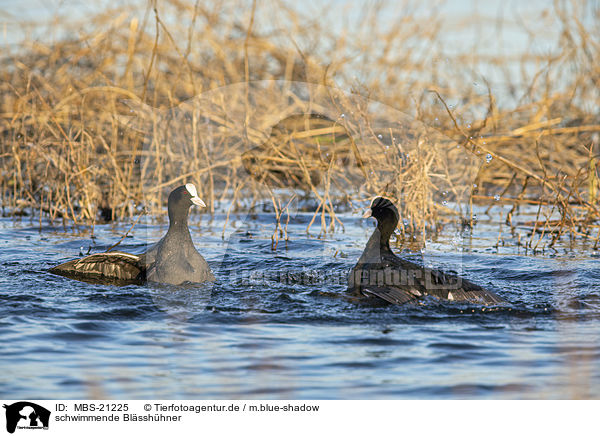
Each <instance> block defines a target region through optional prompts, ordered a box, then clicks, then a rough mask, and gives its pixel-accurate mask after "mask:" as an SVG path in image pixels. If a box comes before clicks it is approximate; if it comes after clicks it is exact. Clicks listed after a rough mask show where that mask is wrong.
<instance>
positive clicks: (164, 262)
mask: <svg viewBox="0 0 600 436" xmlns="http://www.w3.org/2000/svg"><path fill="white" fill-rule="evenodd" d="M193 204H195V205H197V206H200V207H206V205H205V204H204V202H203V201H202V200H201V199H200V198H199V197H198V194H197V191H196V187H195V186H194V185H193V184H191V183H188V184H187V185H183V186H180V187H178V188H177V189H175V190H173V191H172V192H171V194H169V206H168V207H169V230H168V231H167V234H166V235H165V236H164V237H163V238H162V239H161V240H160V241H158V242H157V243H156V244H155V245H154V246H153V247H152V248H150V249H149V250H148V251H147V252H145V253H143V254H139V255H138V254H129V253H123V252H118V251H111V252H106V253H98V254H92V255H91V256H86V257H84V258H81V259H75V260H71V261H69V262H65V263H63V264H61V265H58V266H55V267H54V268H51V269H50V270H49V271H50V272H51V273H54V274H59V275H62V276H66V277H69V278H73V279H78V280H83V281H87V282H90V281H91V282H94V281H98V282H107V281H113V282H119V283H128V282H129V283H143V282H145V281H146V280H148V281H152V282H159V283H169V284H174V285H178V284H181V283H183V282H194V283H202V282H206V281H213V280H214V276H213V274H212V272H211V271H210V267H209V266H208V264H207V263H206V260H204V258H203V257H202V256H201V255H200V253H198V251H197V250H196V248H195V247H194V243H193V242H192V237H191V236H190V230H189V228H188V224H187V221H188V212H189V209H190V206H192V205H193Z"/></svg>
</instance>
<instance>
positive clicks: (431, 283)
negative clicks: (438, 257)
mask: <svg viewBox="0 0 600 436" xmlns="http://www.w3.org/2000/svg"><path fill="white" fill-rule="evenodd" d="M384 264H385V266H386V268H393V269H394V270H395V271H399V275H400V277H407V278H408V281H407V282H406V283H403V285H404V286H401V287H402V288H403V289H405V290H408V291H410V292H412V293H420V294H422V295H423V296H426V295H430V296H432V297H435V298H439V299H442V300H449V301H467V302H470V303H477V304H499V303H503V302H504V300H503V299H502V298H500V297H499V296H498V295H496V294H495V293H493V292H491V291H488V290H487V289H484V288H482V287H481V286H479V285H477V284H475V283H473V282H471V281H469V280H467V279H463V278H462V277H460V276H458V275H457V274H453V273H446V272H443V271H440V270H436V269H432V268H425V267H422V266H421V265H418V264H416V263H413V262H411V261H408V260H406V259H402V258H399V257H397V256H396V255H392V256H389V255H387V256H385V257H384Z"/></svg>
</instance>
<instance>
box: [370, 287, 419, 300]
mask: <svg viewBox="0 0 600 436" xmlns="http://www.w3.org/2000/svg"><path fill="white" fill-rule="evenodd" d="M360 292H361V293H362V294H363V295H365V296H367V297H373V296H374V297H379V298H381V299H382V300H385V301H387V302H388V303H392V304H404V303H408V302H410V301H414V300H416V299H417V295H415V294H414V293H412V292H410V291H408V290H406V289H400V288H396V287H385V288H380V287H377V286H370V285H367V286H365V287H363V288H362V289H361V290H360Z"/></svg>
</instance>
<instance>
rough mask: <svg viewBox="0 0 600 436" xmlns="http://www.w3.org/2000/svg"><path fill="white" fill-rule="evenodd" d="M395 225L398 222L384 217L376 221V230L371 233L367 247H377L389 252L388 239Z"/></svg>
mask: <svg viewBox="0 0 600 436" xmlns="http://www.w3.org/2000/svg"><path fill="white" fill-rule="evenodd" d="M397 225H398V220H396V219H393V218H388V217H385V218H383V219H378V220H377V229H376V230H375V231H374V232H373V235H371V238H370V239H369V245H371V246H379V248H380V249H382V250H383V249H384V250H387V251H391V249H390V237H391V236H392V233H394V230H395V229H396V226H397Z"/></svg>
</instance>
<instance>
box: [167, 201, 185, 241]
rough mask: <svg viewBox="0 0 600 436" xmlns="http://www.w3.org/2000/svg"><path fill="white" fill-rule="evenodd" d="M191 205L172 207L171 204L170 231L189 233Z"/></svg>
mask: <svg viewBox="0 0 600 436" xmlns="http://www.w3.org/2000/svg"><path fill="white" fill-rule="evenodd" d="M189 210H190V208H189V207H177V206H174V207H171V205H169V232H172V231H177V232H185V233H187V234H189V232H190V231H189V229H188V214H189Z"/></svg>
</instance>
